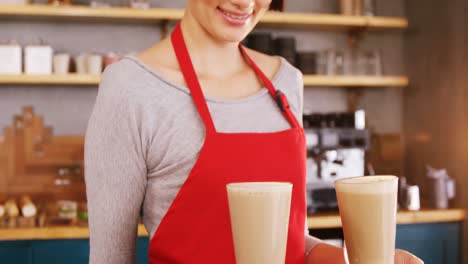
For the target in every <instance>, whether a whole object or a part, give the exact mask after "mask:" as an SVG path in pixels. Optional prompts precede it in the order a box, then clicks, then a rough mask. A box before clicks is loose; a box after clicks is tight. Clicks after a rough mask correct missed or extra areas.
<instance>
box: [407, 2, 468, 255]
mask: <svg viewBox="0 0 468 264" xmlns="http://www.w3.org/2000/svg"><path fill="white" fill-rule="evenodd" d="M406 9H407V10H408V17H409V20H410V23H411V24H412V26H413V30H411V32H410V34H409V35H408V38H406V41H405V54H406V57H407V58H408V74H409V77H410V79H411V81H412V84H411V85H410V87H409V89H407V90H405V94H404V97H403V103H404V128H405V129H404V137H405V145H406V148H405V149H406V151H405V171H406V174H407V176H408V177H409V179H410V180H411V181H413V182H414V183H416V184H418V185H420V186H421V191H422V194H423V198H425V200H428V201H430V198H431V194H433V191H432V188H431V187H432V184H431V182H430V181H429V180H428V179H427V177H426V171H425V165H426V164H430V165H432V166H434V167H436V168H446V169H447V171H448V173H449V175H450V176H452V177H454V178H455V180H456V186H457V196H456V199H455V200H454V201H453V202H452V203H451V205H452V206H455V207H458V208H465V209H467V208H468V192H467V191H468V177H467V171H468V165H467V164H468V138H467V137H466V136H467V135H468V122H467V120H468V89H467V83H468V77H467V75H466V72H467V70H468V45H467V43H468V18H467V16H466V10H468V2H467V1H465V0H448V1H437V0H427V1H425V2H424V5H421V3H418V2H417V1H408V2H407V4H406ZM464 241H465V243H464V247H465V249H464V251H463V252H468V228H466V224H465V240H464ZM464 257H465V259H464V261H463V263H468V256H464Z"/></svg>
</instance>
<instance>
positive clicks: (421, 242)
mask: <svg viewBox="0 0 468 264" xmlns="http://www.w3.org/2000/svg"><path fill="white" fill-rule="evenodd" d="M461 232H462V228H461V224H460V223H440V224H417V225H399V226H398V228H397V241H396V246H397V248H401V249H404V250H407V251H409V252H411V253H413V254H415V255H417V256H418V257H419V258H421V259H422V260H423V261H424V263H425V264H460V263H461V262H460V257H461V256H460V241H461V240H460V239H461Z"/></svg>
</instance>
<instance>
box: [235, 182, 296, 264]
mask: <svg viewBox="0 0 468 264" xmlns="http://www.w3.org/2000/svg"><path fill="white" fill-rule="evenodd" d="M226 188H227V193H228V201H229V212H230V216H231V227H232V236H233V240H234V241H233V242H234V251H235V255H236V263H237V264H252V263H256V264H284V263H285V258H286V244H287V238H288V227H289V211H290V207H291V192H292V184H291V183H281V182H245V183H230V184H228V185H227V186H226Z"/></svg>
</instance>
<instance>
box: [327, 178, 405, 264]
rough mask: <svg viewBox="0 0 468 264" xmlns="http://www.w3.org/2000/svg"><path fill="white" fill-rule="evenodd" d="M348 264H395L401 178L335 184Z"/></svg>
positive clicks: (356, 180)
mask: <svg viewBox="0 0 468 264" xmlns="http://www.w3.org/2000/svg"><path fill="white" fill-rule="evenodd" d="M335 187H336V193H337V198H338V205H339V209H340V215H341V221H342V224H343V232H344V238H345V243H346V251H347V256H348V262H349V264H394V254H395V232H396V210H397V191H398V178H397V177H395V176H366V177H356V178H348V179H343V180H338V181H336V182H335Z"/></svg>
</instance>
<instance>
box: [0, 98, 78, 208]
mask: <svg viewBox="0 0 468 264" xmlns="http://www.w3.org/2000/svg"><path fill="white" fill-rule="evenodd" d="M83 156H84V138H83V137H82V136H55V135H53V129H52V128H51V127H47V126H45V125H44V118H43V117H42V116H40V115H36V114H34V111H33V109H32V107H25V108H23V112H22V113H21V114H19V115H15V117H14V118H13V122H12V125H11V126H8V127H6V128H4V130H3V135H2V136H1V138H0V195H6V196H9V197H14V198H15V197H19V196H21V195H24V194H27V195H30V196H31V197H32V198H33V200H35V201H38V200H39V201H54V200H59V199H72V200H77V201H85V200H86V196H85V186H84V179H83ZM64 170H68V172H69V173H68V174H67V175H65V176H64V175H59V171H62V172H63V171H64ZM64 181H68V183H67V184H58V183H64Z"/></svg>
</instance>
